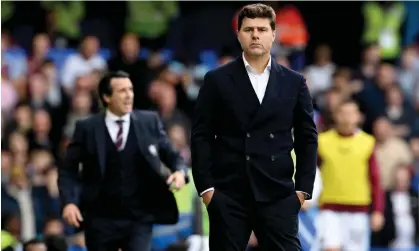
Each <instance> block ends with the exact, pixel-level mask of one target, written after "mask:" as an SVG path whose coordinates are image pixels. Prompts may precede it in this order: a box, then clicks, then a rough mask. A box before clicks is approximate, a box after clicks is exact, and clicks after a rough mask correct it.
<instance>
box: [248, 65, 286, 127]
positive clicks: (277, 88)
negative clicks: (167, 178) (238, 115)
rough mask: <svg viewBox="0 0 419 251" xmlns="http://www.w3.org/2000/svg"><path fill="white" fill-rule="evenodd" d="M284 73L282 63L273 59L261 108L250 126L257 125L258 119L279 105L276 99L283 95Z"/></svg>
mask: <svg viewBox="0 0 419 251" xmlns="http://www.w3.org/2000/svg"><path fill="white" fill-rule="evenodd" d="M283 76H284V74H283V71H282V68H281V66H280V65H278V64H277V63H276V62H275V61H273V60H272V64H271V71H270V73H269V80H268V85H267V86H266V91H265V95H264V97H263V100H262V104H261V106H260V109H259V110H258V111H257V113H256V115H255V116H254V118H253V120H252V121H251V122H250V125H249V126H253V125H255V123H257V122H258V121H260V120H261V119H263V118H264V117H265V116H266V115H269V112H270V111H272V110H274V109H272V107H274V106H275V105H277V104H276V103H277V102H276V101H277V99H278V98H279V97H281V92H282V91H283V86H284V78H283Z"/></svg>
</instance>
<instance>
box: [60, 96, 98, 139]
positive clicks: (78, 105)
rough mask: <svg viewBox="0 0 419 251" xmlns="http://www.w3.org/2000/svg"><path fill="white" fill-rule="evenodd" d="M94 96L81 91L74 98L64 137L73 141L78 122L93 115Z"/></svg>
mask: <svg viewBox="0 0 419 251" xmlns="http://www.w3.org/2000/svg"><path fill="white" fill-rule="evenodd" d="M91 108H92V96H91V95H90V94H89V93H88V92H85V91H79V92H77V93H75V94H74V95H73V97H72V102H71V111H70V113H69V114H68V115H67V119H66V121H67V123H66V125H65V127H64V136H65V138H66V139H71V137H72V136H73V132H74V128H75V125H76V122H77V120H80V119H85V118H87V117H89V116H90V115H91V111H92V110H91Z"/></svg>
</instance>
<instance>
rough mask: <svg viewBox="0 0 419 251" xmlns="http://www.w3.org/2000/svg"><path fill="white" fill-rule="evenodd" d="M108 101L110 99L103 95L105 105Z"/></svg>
mask: <svg viewBox="0 0 419 251" xmlns="http://www.w3.org/2000/svg"><path fill="white" fill-rule="evenodd" d="M110 99H111V97H109V96H108V95H106V94H105V95H103V100H104V101H105V102H106V103H109V101H110Z"/></svg>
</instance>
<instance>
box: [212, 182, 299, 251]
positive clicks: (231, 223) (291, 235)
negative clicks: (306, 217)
mask: <svg viewBox="0 0 419 251" xmlns="http://www.w3.org/2000/svg"><path fill="white" fill-rule="evenodd" d="M247 195H248V196H249V194H248V193H247ZM250 196H251V195H250ZM251 197H253V196H251ZM300 208H301V203H300V201H299V199H298V196H297V194H293V195H291V196H289V197H286V198H283V199H279V200H277V201H274V202H272V203H259V202H256V201H254V200H253V198H252V199H249V198H245V197H244V196H243V195H240V196H235V195H232V194H229V193H227V192H223V191H220V190H217V189H216V190H215V192H214V196H213V197H212V200H211V202H210V204H209V205H208V208H207V210H208V215H209V220H210V236H209V242H210V250H211V251H244V250H246V246H247V243H248V241H249V237H250V234H251V231H252V230H253V231H254V233H255V235H256V238H257V240H258V244H259V249H260V250H263V251H299V250H301V244H300V241H299V239H298V236H297V234H298V212H299V210H300Z"/></svg>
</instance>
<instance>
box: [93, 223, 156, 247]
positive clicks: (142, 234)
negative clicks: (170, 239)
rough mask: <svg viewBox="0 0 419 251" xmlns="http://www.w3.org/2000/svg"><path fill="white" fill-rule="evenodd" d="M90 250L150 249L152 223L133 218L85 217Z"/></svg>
mask: <svg viewBox="0 0 419 251" xmlns="http://www.w3.org/2000/svg"><path fill="white" fill-rule="evenodd" d="M85 220H86V222H85V237H86V246H87V250H89V251H118V249H122V251H150V250H151V237H152V224H150V223H142V222H136V221H133V220H128V219H127V220H114V219H106V218H98V217H95V218H89V219H85Z"/></svg>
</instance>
